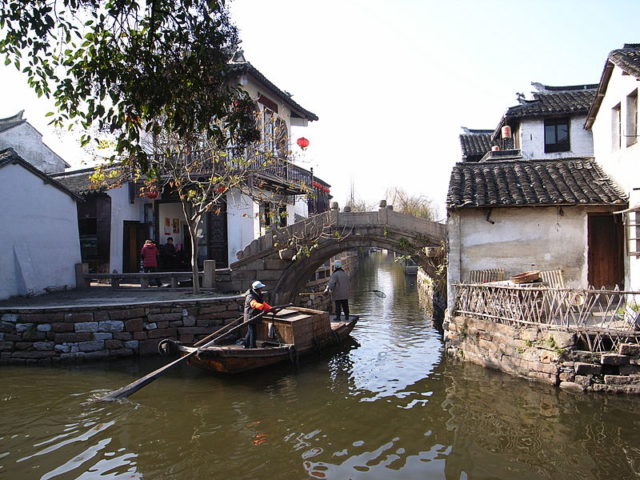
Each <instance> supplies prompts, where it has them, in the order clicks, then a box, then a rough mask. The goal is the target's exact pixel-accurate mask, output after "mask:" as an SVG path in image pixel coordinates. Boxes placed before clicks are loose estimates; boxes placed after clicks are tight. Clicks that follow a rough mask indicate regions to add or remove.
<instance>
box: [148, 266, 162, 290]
mask: <svg viewBox="0 0 640 480" xmlns="http://www.w3.org/2000/svg"><path fill="white" fill-rule="evenodd" d="M157 271H158V267H144V273H152V272H157ZM151 284H154V285H155V286H156V287H159V286H160V285H162V282H161V281H160V279H159V278H156V279H153V280H151V281H150V282H149V285H151Z"/></svg>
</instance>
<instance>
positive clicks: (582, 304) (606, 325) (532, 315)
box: [454, 283, 640, 352]
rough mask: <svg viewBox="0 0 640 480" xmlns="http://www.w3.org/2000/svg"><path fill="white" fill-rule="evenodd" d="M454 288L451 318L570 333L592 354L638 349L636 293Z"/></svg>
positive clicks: (476, 286) (639, 328)
mask: <svg viewBox="0 0 640 480" xmlns="http://www.w3.org/2000/svg"><path fill="white" fill-rule="evenodd" d="M454 287H455V289H456V305H455V307H454V313H455V314H464V315H468V316H471V317H476V318H482V319H487V320H491V321H493V322H496V323H503V324H507V325H512V326H515V327H535V326H544V327H546V328H550V329H555V330H562V331H569V332H575V333H576V334H577V337H578V344H579V345H580V347H581V348H583V349H586V350H589V351H593V352H603V351H613V350H617V348H618V346H619V345H620V344H622V343H634V344H640V292H631V291H622V290H605V289H602V290H597V289H584V290H582V289H569V288H549V287H538V286H531V285H527V286H502V285H501V286H493V285H489V284H470V283H461V284H454Z"/></svg>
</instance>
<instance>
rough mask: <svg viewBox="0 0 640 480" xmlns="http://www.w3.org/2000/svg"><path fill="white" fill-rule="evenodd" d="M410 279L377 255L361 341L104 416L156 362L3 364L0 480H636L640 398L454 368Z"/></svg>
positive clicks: (367, 273) (358, 278) (359, 279)
mask: <svg viewBox="0 0 640 480" xmlns="http://www.w3.org/2000/svg"><path fill="white" fill-rule="evenodd" d="M412 282H415V277H405V276H404V275H403V271H402V267H401V265H398V264H393V263H392V262H388V261H386V260H385V259H384V258H382V257H377V258H375V259H371V260H368V261H366V262H364V263H363V265H362V266H361V269H360V270H359V271H358V273H357V274H356V275H355V279H354V284H353V289H354V291H359V292H363V293H358V294H357V295H355V296H354V299H353V302H352V304H353V310H354V312H361V313H366V314H367V316H366V317H363V319H362V321H361V323H359V324H358V326H357V327H356V330H355V331H354V335H353V337H354V343H353V344H351V345H348V346H346V347H344V348H342V349H339V350H335V351H332V352H327V353H325V354H322V355H318V356H315V357H313V358H310V359H308V360H305V361H304V362H303V363H301V365H300V366H299V367H298V369H294V368H293V367H292V366H290V365H284V366H282V367H281V368H277V369H270V370H265V371H262V372H259V373H258V374H251V375H245V376H240V377H232V378H217V377H212V376H209V375H207V374H206V373H204V372H201V371H199V370H196V369H189V368H186V367H185V368H183V369H181V370H177V371H175V372H172V373H170V374H168V375H167V376H166V377H165V378H162V379H160V380H158V381H156V382H154V383H153V384H151V385H149V386H148V387H146V388H145V389H143V390H141V391H140V392H138V393H137V394H136V396H134V397H132V398H131V401H127V402H124V403H122V404H117V403H114V404H103V403H94V402H92V399H93V398H95V397H97V396H98V395H99V394H100V393H101V392H104V391H106V390H109V389H113V388H116V387H118V386H121V385H123V384H125V383H127V382H128V381H130V380H131V379H132V377H136V376H138V375H139V374H140V373H146V372H147V371H149V370H150V369H151V368H152V367H153V366H156V365H159V364H160V363H161V362H162V360H159V359H157V360H149V361H144V362H141V363H140V364H137V365H132V364H131V360H126V361H121V362H120V361H119V362H113V363H111V364H108V365H99V366H98V365H95V364H87V365H83V366H79V367H76V368H70V367H65V368H50V369H46V368H20V367H2V378H3V382H2V387H0V392H1V394H0V401H2V416H0V432H1V433H0V437H2V449H1V451H0V467H1V468H0V477H2V478H5V477H6V478H47V479H71V478H74V479H75V478H82V479H93V478H102V477H104V478H112V479H125V478H126V479H131V478H139V479H141V478H163V479H180V480H182V479H193V478H229V479H283V480H284V479H303V478H328V479H340V480H342V479H347V478H367V479H385V480H386V479H391V478H392V479H403V478H404V479H417V478H428V479H439V478H447V479H454V478H455V479H458V478H469V479H487V478H499V479H508V478H514V479H521V478H523V479H549V478H562V479H600V478H621V479H624V478H629V479H630V478H636V476H637V474H638V472H640V468H639V465H640V451H639V449H638V443H637V438H638V434H639V433H640V414H638V413H637V410H638V409H637V400H636V399H633V398H623V397H606V396H603V395H579V396H575V395H572V394H568V393H565V392H563V391H557V390H556V389H555V388H553V387H547V386H545V385H540V384H533V383H529V382H527V381H524V380H519V379H517V378H513V377H510V376H507V375H503V374H500V373H497V372H491V371H488V370H484V369H482V368H480V367H476V366H474V365H460V364H456V363H455V362H453V361H452V360H451V359H448V358H445V357H444V356H443V352H442V342H441V338H440V335H439V334H438V332H437V331H436V330H434V329H433V328H432V327H431V322H430V319H429V318H426V317H425V315H424V314H422V313H421V312H422V310H421V309H420V306H419V305H418V302H417V296H416V294H415V289H414V286H413V285H412ZM370 289H379V290H382V291H384V292H385V293H386V294H387V297H386V298H385V299H380V298H378V297H376V296H375V295H371V294H367V293H364V291H365V290H370Z"/></svg>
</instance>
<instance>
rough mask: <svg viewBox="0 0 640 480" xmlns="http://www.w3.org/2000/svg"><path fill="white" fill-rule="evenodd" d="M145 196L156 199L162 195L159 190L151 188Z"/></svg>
mask: <svg viewBox="0 0 640 480" xmlns="http://www.w3.org/2000/svg"><path fill="white" fill-rule="evenodd" d="M144 196H145V197H147V198H150V199H151V200H155V199H156V198H158V197H159V196H160V193H159V192H158V191H157V190H149V191H148V192H147V193H145V194H144Z"/></svg>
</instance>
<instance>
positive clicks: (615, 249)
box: [588, 214, 624, 288]
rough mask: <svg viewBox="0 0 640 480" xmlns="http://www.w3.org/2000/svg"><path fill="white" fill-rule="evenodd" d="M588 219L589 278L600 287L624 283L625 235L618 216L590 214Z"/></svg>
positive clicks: (590, 282) (590, 283)
mask: <svg viewBox="0 0 640 480" xmlns="http://www.w3.org/2000/svg"><path fill="white" fill-rule="evenodd" d="M588 218H589V220H588V229H589V232H588V236H589V245H588V249H589V251H588V262H589V267H588V268H589V271H588V281H589V285H590V286H593V287H596V288H601V287H606V288H614V287H615V286H616V285H618V286H619V287H620V288H623V286H624V237H623V233H624V231H623V226H622V221H621V219H620V216H617V217H616V216H614V215H611V214H591V215H589V217H588Z"/></svg>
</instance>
